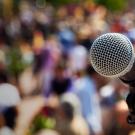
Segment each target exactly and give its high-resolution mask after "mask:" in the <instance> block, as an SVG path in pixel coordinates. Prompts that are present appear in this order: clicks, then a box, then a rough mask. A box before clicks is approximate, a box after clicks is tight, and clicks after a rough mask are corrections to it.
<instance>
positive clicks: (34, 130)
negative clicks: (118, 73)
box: [0, 0, 135, 135]
mask: <svg viewBox="0 0 135 135" xmlns="http://www.w3.org/2000/svg"><path fill="white" fill-rule="evenodd" d="M134 8H135V2H134V0H130V1H128V0H0V135H135V128H134V126H133V125H128V124H127V121H126V118H127V115H128V108H127V105H126V103H125V99H126V97H127V94H128V91H129V90H128V86H126V85H125V84H123V83H122V82H121V81H120V80H118V79H109V78H104V77H102V76H100V75H99V74H97V73H96V72H95V71H94V69H93V68H92V66H91V63H90V57H89V51H90V47H91V45H92V43H93V41H94V40H95V39H96V38H97V37H98V36H100V35H101V34H104V33H108V32H118V33H122V34H124V35H126V36H127V37H128V38H129V39H130V41H131V42H132V44H133V46H134V45H135V10H134Z"/></svg>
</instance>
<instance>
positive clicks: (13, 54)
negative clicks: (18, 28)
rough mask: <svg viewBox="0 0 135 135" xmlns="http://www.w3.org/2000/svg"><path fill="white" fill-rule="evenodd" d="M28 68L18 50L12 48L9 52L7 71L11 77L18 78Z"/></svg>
mask: <svg viewBox="0 0 135 135" xmlns="http://www.w3.org/2000/svg"><path fill="white" fill-rule="evenodd" d="M26 67H27V64H26V63H25V62H24V61H23V59H22V55H21V52H20V50H19V49H18V48H12V49H10V50H9V51H8V52H7V71H8V72H9V73H10V74H11V75H13V76H15V77H17V76H18V75H19V74H20V73H21V72H22V71H23V70H24V69H25V68H26Z"/></svg>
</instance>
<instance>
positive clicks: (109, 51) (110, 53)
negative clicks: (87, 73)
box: [90, 33, 135, 124]
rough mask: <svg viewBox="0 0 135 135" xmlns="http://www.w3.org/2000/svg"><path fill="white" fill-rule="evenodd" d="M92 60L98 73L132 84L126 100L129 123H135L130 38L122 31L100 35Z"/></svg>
mask: <svg viewBox="0 0 135 135" xmlns="http://www.w3.org/2000/svg"><path fill="white" fill-rule="evenodd" d="M90 61H91V64H92V66H93V68H94V69H95V71H96V72H97V73H99V74H100V75H102V76H105V77H109V78H119V79H121V80H122V81H123V82H124V83H127V84H128V85H129V86H130V93H129V94H128V96H127V98H126V102H127V105H128V108H129V111H130V114H129V116H128V118H127V120H128V123H129V124H135V90H134V88H135V54H134V48H133V45H132V43H131V42H130V40H129V39H128V38H127V37H126V36H125V35H123V34H120V33H107V34H103V35H101V36H99V37H98V38H97V39H96V40H95V41H94V42H93V44H92V46H91V49H90Z"/></svg>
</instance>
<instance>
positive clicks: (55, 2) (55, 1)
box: [46, 0, 82, 6]
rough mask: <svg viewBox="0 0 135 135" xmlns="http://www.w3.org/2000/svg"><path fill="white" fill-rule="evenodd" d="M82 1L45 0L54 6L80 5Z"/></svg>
mask: <svg viewBox="0 0 135 135" xmlns="http://www.w3.org/2000/svg"><path fill="white" fill-rule="evenodd" d="M81 1H82V0H46V2H48V3H52V4H53V5H55V6H59V5H66V4H74V3H80V2H81Z"/></svg>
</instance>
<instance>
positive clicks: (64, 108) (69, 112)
mask: <svg viewBox="0 0 135 135" xmlns="http://www.w3.org/2000/svg"><path fill="white" fill-rule="evenodd" d="M72 120H73V107H72V106H71V105H70V104H69V103H66V102H63V103H61V104H60V106H59V107H58V109H57V112H56V130H57V131H58V132H59V133H60V135H77V134H75V133H74V131H73V130H72V129H71V127H70V124H71V122H72Z"/></svg>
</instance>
